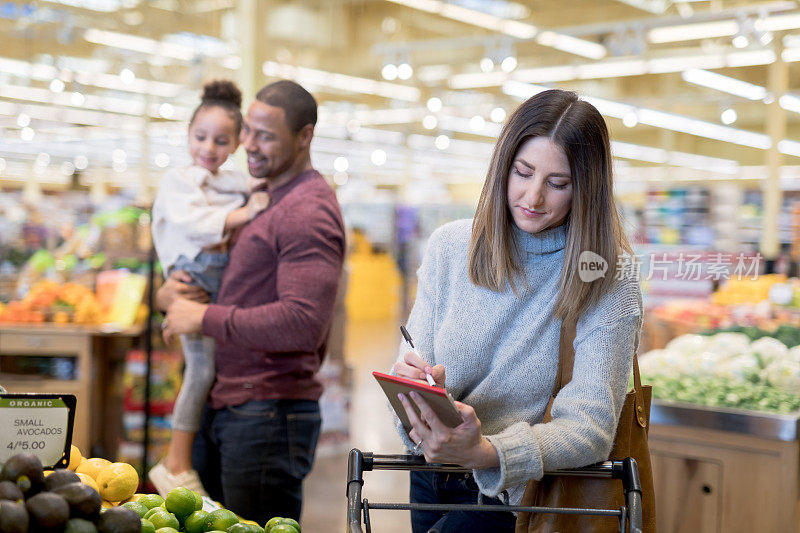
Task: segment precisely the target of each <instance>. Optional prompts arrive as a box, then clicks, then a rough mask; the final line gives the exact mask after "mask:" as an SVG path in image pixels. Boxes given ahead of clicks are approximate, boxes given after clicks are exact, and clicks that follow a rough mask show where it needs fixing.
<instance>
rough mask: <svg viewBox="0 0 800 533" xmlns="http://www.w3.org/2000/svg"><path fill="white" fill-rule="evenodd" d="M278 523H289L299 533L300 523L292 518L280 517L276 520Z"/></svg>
mask: <svg viewBox="0 0 800 533" xmlns="http://www.w3.org/2000/svg"><path fill="white" fill-rule="evenodd" d="M278 524H279V525H280V524H287V525H290V526H292V527H293V528H295V529H296V530H297V533H300V524H298V523H297V520H294V519H293V518H282V519H281V521H280V522H278Z"/></svg>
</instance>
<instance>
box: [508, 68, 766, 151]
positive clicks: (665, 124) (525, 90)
mask: <svg viewBox="0 0 800 533" xmlns="http://www.w3.org/2000/svg"><path fill="white" fill-rule="evenodd" d="M543 89H544V88H543V87H539V86H534V85H530V84H525V83H521V82H513V81H508V82H506V83H504V84H503V92H504V93H506V94H508V95H511V96H516V97H519V98H525V99H526V98H530V96H532V95H534V94H537V93H539V92H541V90H543ZM583 100H585V101H587V102H589V103H590V104H592V105H593V106H595V107H596V108H597V110H598V111H599V112H600V113H601V114H603V115H606V116H611V117H615V118H619V119H621V118H623V117H624V116H625V115H627V114H628V113H636V117H637V118H638V120H639V123H641V124H647V125H649V126H655V127H657V128H662V129H667V130H672V131H679V132H682V133H688V134H691V135H696V136H698V137H705V138H708V139H715V140H719V141H725V142H729V143H733V144H739V145H742V146H749V147H751V148H760V149H762V150H766V149H767V148H769V147H770V146H771V145H772V141H771V140H770V138H769V136H768V135H765V134H763V133H755V132H751V131H746V130H740V129H736V128H731V127H728V126H721V125H719V124H714V123H713V122H706V121H704V120H699V119H695V118H692V117H686V116H682V115H676V114H673V113H665V112H663V111H658V110H656V109H647V108H642V107H635V106H632V105H628V104H623V103H620V102H614V101H611V100H605V99H603V98H595V97H588V96H586V97H583Z"/></svg>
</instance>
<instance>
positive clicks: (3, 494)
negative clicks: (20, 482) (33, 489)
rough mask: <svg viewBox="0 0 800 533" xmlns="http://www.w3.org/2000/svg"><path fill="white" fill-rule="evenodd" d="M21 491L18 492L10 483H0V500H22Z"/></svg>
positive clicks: (14, 485)
mask: <svg viewBox="0 0 800 533" xmlns="http://www.w3.org/2000/svg"><path fill="white" fill-rule="evenodd" d="M24 498H25V496H23V494H22V491H21V490H19V487H17V484H16V483H12V482H10V481H0V500H11V501H12V502H15V501H18V500H22V499H24Z"/></svg>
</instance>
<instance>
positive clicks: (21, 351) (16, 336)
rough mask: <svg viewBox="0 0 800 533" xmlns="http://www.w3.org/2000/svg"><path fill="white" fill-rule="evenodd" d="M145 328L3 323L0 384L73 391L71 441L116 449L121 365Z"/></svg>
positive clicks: (94, 449) (103, 450) (86, 448)
mask: <svg viewBox="0 0 800 533" xmlns="http://www.w3.org/2000/svg"><path fill="white" fill-rule="evenodd" d="M141 333H142V328H141V327H136V328H131V329H127V330H123V331H113V330H108V329H103V328H100V327H82V326H75V325H58V326H56V325H50V324H43V325H26V324H4V325H2V326H0V385H2V386H3V387H4V388H5V389H6V390H8V392H37V393H43V392H55V393H66V394H74V395H75V397H76V398H77V406H76V410H75V427H74V430H73V444H75V445H76V446H78V447H79V448H80V449H81V450H82V451H83V453H84V454H89V453H91V454H93V455H95V454H106V455H107V454H108V453H112V454H113V452H114V451H115V450H116V446H117V438H118V436H119V434H120V431H121V418H122V398H121V394H122V386H121V378H122V374H121V372H122V365H123V364H124V359H125V353H126V352H127V350H128V349H130V347H131V345H132V343H133V342H134V339H135V338H136V337H139V336H140V335H141ZM52 358H58V359H57V361H56V360H55V359H52ZM54 374H55V375H54Z"/></svg>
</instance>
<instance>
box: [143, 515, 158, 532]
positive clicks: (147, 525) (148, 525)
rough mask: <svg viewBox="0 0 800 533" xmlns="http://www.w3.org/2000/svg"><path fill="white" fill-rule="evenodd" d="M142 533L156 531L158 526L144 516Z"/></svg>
mask: <svg viewBox="0 0 800 533" xmlns="http://www.w3.org/2000/svg"><path fill="white" fill-rule="evenodd" d="M142 533H156V526H154V525H153V523H152V522H151V521H150V520H147V519H146V518H142Z"/></svg>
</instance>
